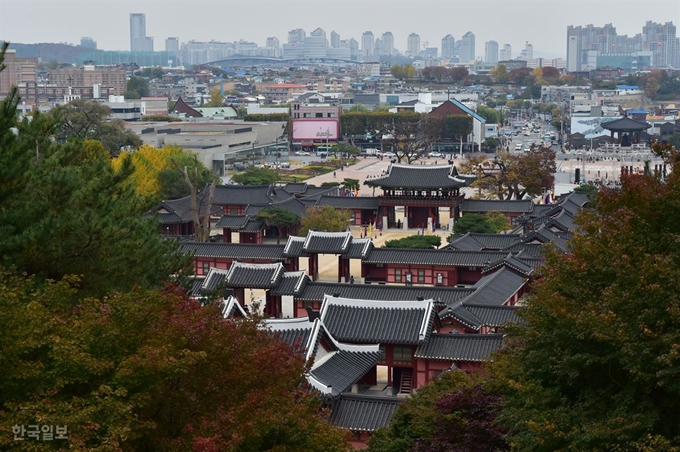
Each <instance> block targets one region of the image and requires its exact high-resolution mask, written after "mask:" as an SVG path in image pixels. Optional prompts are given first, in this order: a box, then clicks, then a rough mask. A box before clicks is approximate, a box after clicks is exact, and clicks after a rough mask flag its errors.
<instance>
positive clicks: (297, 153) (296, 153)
mask: <svg viewBox="0 0 680 452" xmlns="http://www.w3.org/2000/svg"><path fill="white" fill-rule="evenodd" d="M295 155H309V152H307V151H295Z"/></svg>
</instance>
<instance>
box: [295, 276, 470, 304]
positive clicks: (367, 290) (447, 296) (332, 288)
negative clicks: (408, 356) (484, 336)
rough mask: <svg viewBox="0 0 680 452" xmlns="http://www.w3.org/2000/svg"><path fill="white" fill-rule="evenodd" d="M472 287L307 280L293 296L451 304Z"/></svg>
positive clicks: (316, 299)
mask: <svg viewBox="0 0 680 452" xmlns="http://www.w3.org/2000/svg"><path fill="white" fill-rule="evenodd" d="M474 290H475V289H473V288H458V287H431V286H421V287H417V286H404V285H399V286H397V285H382V284H380V285H379V284H342V283H324V282H312V281H310V282H308V283H307V284H306V285H305V287H304V290H303V291H302V293H300V294H299V295H297V296H296V297H295V299H296V300H301V301H321V300H323V299H324V295H325V294H335V293H337V294H339V295H340V296H341V297H343V298H352V299H357V300H383V301H390V300H417V299H418V298H419V297H422V298H423V299H424V300H429V299H432V300H435V301H436V302H438V303H443V304H447V305H449V304H452V303H455V302H456V301H459V300H462V299H463V298H466V297H468V296H469V295H471V294H472V293H473V292H474Z"/></svg>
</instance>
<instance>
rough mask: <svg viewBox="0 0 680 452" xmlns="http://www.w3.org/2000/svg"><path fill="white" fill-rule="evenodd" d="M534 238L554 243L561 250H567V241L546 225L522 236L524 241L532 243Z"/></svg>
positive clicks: (541, 241)
mask: <svg viewBox="0 0 680 452" xmlns="http://www.w3.org/2000/svg"><path fill="white" fill-rule="evenodd" d="M534 240H536V241H538V242H540V243H554V244H555V246H557V248H559V249H560V251H563V252H566V251H567V241H566V240H564V239H563V238H562V237H560V236H558V235H557V234H555V233H554V232H553V231H551V230H550V229H548V228H546V227H545V226H541V227H540V228H538V229H536V230H534V231H532V232H529V233H528V234H524V235H523V236H522V241H523V242H525V243H530V242H533V241H534Z"/></svg>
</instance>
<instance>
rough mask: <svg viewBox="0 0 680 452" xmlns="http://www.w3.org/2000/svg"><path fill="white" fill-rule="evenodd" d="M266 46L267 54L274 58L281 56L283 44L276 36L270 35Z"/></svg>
mask: <svg viewBox="0 0 680 452" xmlns="http://www.w3.org/2000/svg"><path fill="white" fill-rule="evenodd" d="M264 48H265V49H266V50H267V56H270V57H274V58H278V57H280V56H281V44H280V42H279V38H277V37H276V36H270V37H268V38H267V40H266V41H265V43H264Z"/></svg>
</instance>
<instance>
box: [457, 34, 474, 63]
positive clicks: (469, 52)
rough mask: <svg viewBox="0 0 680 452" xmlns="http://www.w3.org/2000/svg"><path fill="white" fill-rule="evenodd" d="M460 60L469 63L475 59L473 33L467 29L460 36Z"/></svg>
mask: <svg viewBox="0 0 680 452" xmlns="http://www.w3.org/2000/svg"><path fill="white" fill-rule="evenodd" d="M459 56H460V62H461V63H470V62H471V61H474V60H475V34H474V33H473V32H471V31H468V32H467V33H465V34H464V35H463V37H462V38H460V53H459Z"/></svg>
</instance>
